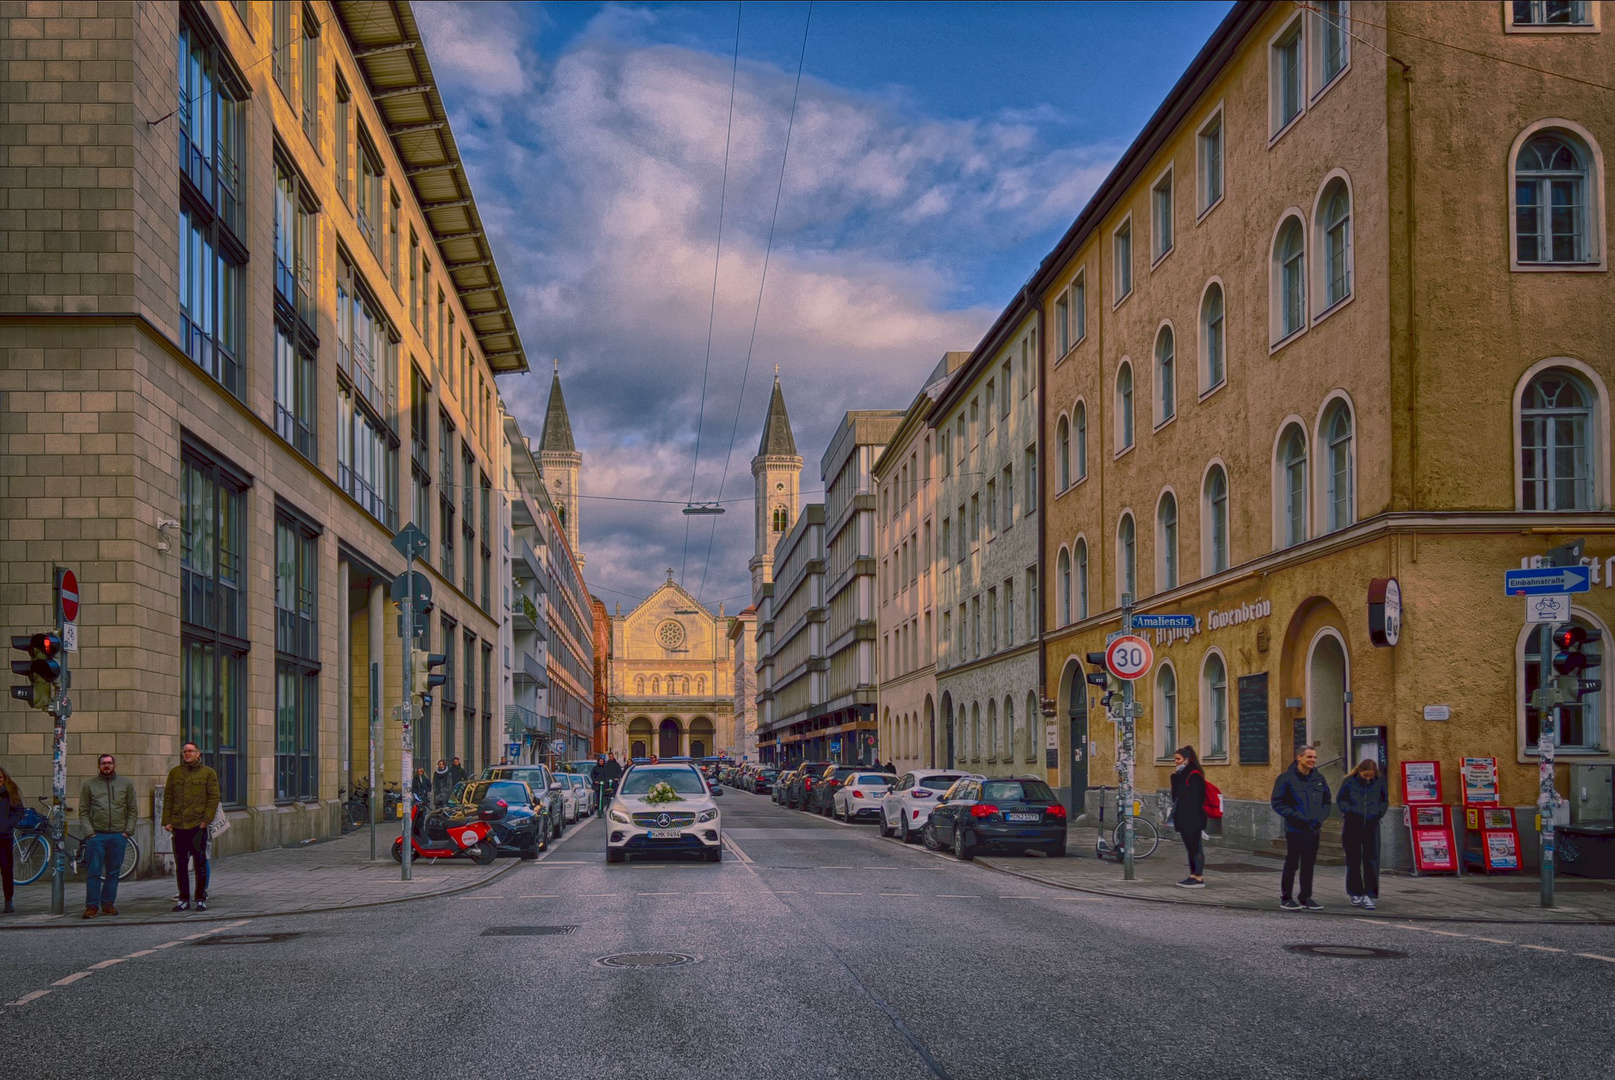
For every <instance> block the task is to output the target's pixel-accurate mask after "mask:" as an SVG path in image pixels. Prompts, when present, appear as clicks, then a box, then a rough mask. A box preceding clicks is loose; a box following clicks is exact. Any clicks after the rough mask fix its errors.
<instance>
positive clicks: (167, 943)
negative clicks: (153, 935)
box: [151, 940, 185, 952]
mask: <svg viewBox="0 0 1615 1080" xmlns="http://www.w3.org/2000/svg"><path fill="white" fill-rule="evenodd" d="M183 944H185V942H184V941H183V940H181V941H165V942H163V943H162V944H161V945H153V946H152V947H151V948H152V951H153V952H156V951H157V950H158V949H172V948H173V947H174V946H175V945H183Z"/></svg>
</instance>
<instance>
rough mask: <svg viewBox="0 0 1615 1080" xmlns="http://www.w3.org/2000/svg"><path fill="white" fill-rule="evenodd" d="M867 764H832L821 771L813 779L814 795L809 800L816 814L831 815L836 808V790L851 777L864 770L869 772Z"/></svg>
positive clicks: (811, 808)
mask: <svg viewBox="0 0 1615 1080" xmlns="http://www.w3.org/2000/svg"><path fill="white" fill-rule="evenodd" d="M868 771H869V766H867V765H831V766H828V767H827V768H826V769H825V770H824V771H823V772H822V773H820V774H819V775H818V776H817V777H816V778H815V779H814V781H813V797H812V798H811V799H810V800H809V801H808V809H809V810H811V811H812V812H813V813H815V814H821V815H823V816H824V817H829V816H830V812H831V811H832V810H834V809H835V803H834V802H833V801H832V800H834V799H835V795H836V792H837V791H839V790H840V789H841V785H842V784H844V783H846V782H847V780H848V778H849V777H853V776H856V775H858V774H859V773H862V772H868Z"/></svg>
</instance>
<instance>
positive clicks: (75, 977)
mask: <svg viewBox="0 0 1615 1080" xmlns="http://www.w3.org/2000/svg"><path fill="white" fill-rule="evenodd" d="M89 977H90V973H89V972H88V971H75V972H73V974H71V975H67V976H64V977H63V978H60V979H57V980H56V981H55V982H53V983H51V985H52V986H66V985H68V984H69V983H76V982H78V981H79V980H80V979H88V978H89Z"/></svg>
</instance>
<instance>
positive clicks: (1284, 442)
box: [1278, 424, 1307, 547]
mask: <svg viewBox="0 0 1615 1080" xmlns="http://www.w3.org/2000/svg"><path fill="white" fill-rule="evenodd" d="M1278 474H1279V499H1280V504H1279V509H1280V511H1281V517H1280V520H1279V536H1280V539H1281V540H1282V543H1281V544H1280V546H1281V547H1293V546H1294V545H1296V544H1299V543H1301V542H1302V541H1303V540H1305V539H1306V538H1307V436H1306V432H1304V431H1302V430H1301V425H1300V424H1292V425H1290V427H1289V428H1288V429H1286V430H1285V432H1284V435H1283V437H1282V438H1280V439H1279V467H1278Z"/></svg>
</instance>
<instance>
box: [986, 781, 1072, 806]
mask: <svg viewBox="0 0 1615 1080" xmlns="http://www.w3.org/2000/svg"><path fill="white" fill-rule="evenodd" d="M981 797H982V799H984V800H985V801H987V802H995V801H996V802H1012V801H1014V800H1017V799H1024V800H1026V801H1027V802H1048V803H1051V802H1053V801H1054V792H1053V791H1051V790H1049V785H1047V784H1045V783H1044V782H1043V781H1041V780H989V781H987V782H986V783H985V784H983V785H982V786H981Z"/></svg>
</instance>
